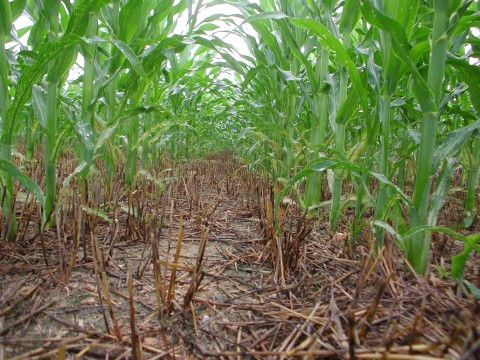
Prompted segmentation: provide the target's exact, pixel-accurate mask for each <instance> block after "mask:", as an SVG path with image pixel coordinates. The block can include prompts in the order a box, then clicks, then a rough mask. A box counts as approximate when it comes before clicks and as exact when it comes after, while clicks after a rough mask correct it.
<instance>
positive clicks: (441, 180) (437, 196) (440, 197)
mask: <svg viewBox="0 0 480 360" xmlns="http://www.w3.org/2000/svg"><path fill="white" fill-rule="evenodd" d="M455 164H456V161H455V159H452V158H446V159H445V160H444V161H443V167H442V171H441V172H440V176H439V177H438V180H437V182H436V184H435V191H434V192H433V194H432V200H431V202H430V208H429V211H428V224H429V225H432V226H433V225H435V224H436V223H437V219H438V213H439V212H440V210H441V209H442V207H443V204H444V203H445V199H446V198H447V195H448V190H449V189H450V185H451V178H452V174H453V171H454V165H455Z"/></svg>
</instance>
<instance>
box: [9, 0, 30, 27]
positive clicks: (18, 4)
mask: <svg viewBox="0 0 480 360" xmlns="http://www.w3.org/2000/svg"><path fill="white" fill-rule="evenodd" d="M26 3H27V0H13V1H12V2H11V3H10V9H11V10H12V20H13V22H15V20H17V19H18V18H19V17H20V15H22V12H23V9H25V4H26Z"/></svg>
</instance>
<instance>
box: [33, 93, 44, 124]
mask: <svg viewBox="0 0 480 360" xmlns="http://www.w3.org/2000/svg"><path fill="white" fill-rule="evenodd" d="M32 90H33V91H32V106H33V111H34V113H35V115H36V116H37V118H38V121H39V122H40V125H42V127H43V129H44V130H45V126H46V123H47V94H45V92H44V91H43V90H42V88H41V87H40V86H38V85H33V89H32Z"/></svg>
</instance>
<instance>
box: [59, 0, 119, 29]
mask: <svg viewBox="0 0 480 360" xmlns="http://www.w3.org/2000/svg"><path fill="white" fill-rule="evenodd" d="M111 2H112V0H84V1H82V2H80V3H79V5H77V6H75V8H74V9H73V11H72V13H71V14H70V18H69V20H68V26H67V30H66V31H65V35H64V36H63V37H67V36H68V35H69V34H77V35H78V36H83V35H85V33H86V32H87V27H88V17H89V16H90V13H91V12H96V11H98V10H100V9H101V8H102V7H103V6H105V5H107V4H109V3H111Z"/></svg>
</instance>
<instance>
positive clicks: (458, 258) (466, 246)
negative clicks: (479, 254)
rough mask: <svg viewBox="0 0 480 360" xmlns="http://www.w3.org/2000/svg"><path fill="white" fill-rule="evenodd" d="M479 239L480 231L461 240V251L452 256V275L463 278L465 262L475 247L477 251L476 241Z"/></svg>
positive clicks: (458, 278)
mask: <svg viewBox="0 0 480 360" xmlns="http://www.w3.org/2000/svg"><path fill="white" fill-rule="evenodd" d="M479 241H480V233H479V234H475V235H469V236H467V237H466V238H465V239H464V241H463V252H462V253H461V254H458V255H455V256H453V257H452V276H453V277H454V278H455V279H457V280H463V272H464V270H465V264H466V262H467V260H468V257H469V256H470V253H471V252H472V251H473V250H475V249H476V251H478V246H477V244H478V242H479Z"/></svg>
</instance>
